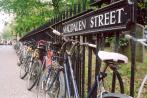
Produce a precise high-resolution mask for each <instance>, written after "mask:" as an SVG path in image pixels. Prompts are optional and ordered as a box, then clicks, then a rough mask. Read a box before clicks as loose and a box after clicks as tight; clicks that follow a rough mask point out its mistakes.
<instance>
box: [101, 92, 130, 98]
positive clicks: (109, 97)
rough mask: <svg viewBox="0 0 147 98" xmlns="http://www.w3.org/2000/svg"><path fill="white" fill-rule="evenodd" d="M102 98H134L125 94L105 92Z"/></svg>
mask: <svg viewBox="0 0 147 98" xmlns="http://www.w3.org/2000/svg"><path fill="white" fill-rule="evenodd" d="M102 98H133V97H131V96H127V95H125V94H116V93H110V92H104V93H103V95H102Z"/></svg>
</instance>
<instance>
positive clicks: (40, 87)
mask: <svg viewBox="0 0 147 98" xmlns="http://www.w3.org/2000/svg"><path fill="white" fill-rule="evenodd" d="M48 70H49V69H45V70H44V71H43V73H42V74H41V76H40V79H39V81H38V84H37V98H45V87H44V86H45V85H46V81H47V79H46V75H47V74H48Z"/></svg>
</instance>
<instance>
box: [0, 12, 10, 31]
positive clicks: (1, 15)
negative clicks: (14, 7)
mask: <svg viewBox="0 0 147 98" xmlns="http://www.w3.org/2000/svg"><path fill="white" fill-rule="evenodd" d="M11 20H12V15H9V14H7V13H5V12H3V11H0V33H2V32H3V30H4V28H5V23H6V22H10V21H11Z"/></svg>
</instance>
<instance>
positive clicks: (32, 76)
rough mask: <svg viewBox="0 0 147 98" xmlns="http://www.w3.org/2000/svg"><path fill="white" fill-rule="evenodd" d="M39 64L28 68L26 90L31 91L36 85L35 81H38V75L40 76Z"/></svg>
mask: <svg viewBox="0 0 147 98" xmlns="http://www.w3.org/2000/svg"><path fill="white" fill-rule="evenodd" d="M40 67H41V65H40V63H39V62H38V61H37V62H34V63H33V64H32V66H31V68H30V70H29V71H30V72H29V74H28V80H27V89H28V90H31V89H32V88H33V87H34V86H35V84H36V83H37V80H38V79H39V74H40Z"/></svg>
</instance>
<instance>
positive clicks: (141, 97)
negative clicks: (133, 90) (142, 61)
mask: <svg viewBox="0 0 147 98" xmlns="http://www.w3.org/2000/svg"><path fill="white" fill-rule="evenodd" d="M137 98H147V75H146V76H145V77H144V79H143V81H142V83H141V86H140V88H139V91H138V97H137Z"/></svg>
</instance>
